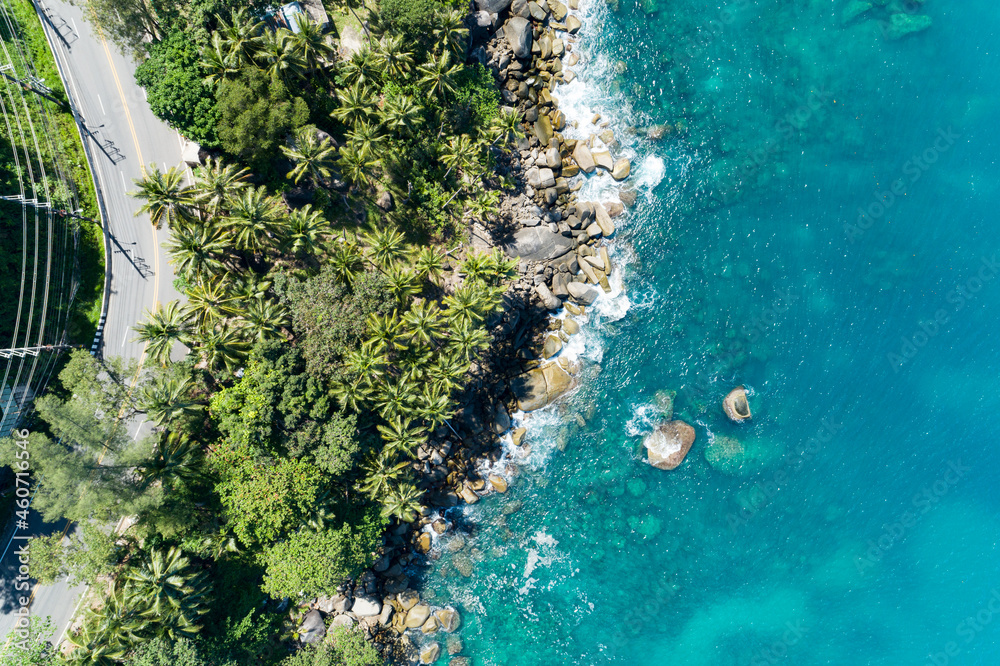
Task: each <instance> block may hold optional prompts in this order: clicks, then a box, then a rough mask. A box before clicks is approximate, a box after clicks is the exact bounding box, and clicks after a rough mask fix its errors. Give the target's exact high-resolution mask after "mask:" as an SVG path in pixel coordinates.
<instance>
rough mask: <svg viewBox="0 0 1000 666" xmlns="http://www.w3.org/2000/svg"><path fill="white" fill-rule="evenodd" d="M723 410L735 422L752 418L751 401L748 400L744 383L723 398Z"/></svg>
mask: <svg viewBox="0 0 1000 666" xmlns="http://www.w3.org/2000/svg"><path fill="white" fill-rule="evenodd" d="M722 410H723V411H724V412H726V416H728V417H729V420H730V421H732V422H734V423H740V422H742V421H748V420H750V416H751V414H750V403H749V402H748V401H747V392H746V389H744V388H743V386H742V385H741V386H737V387H736V388H734V389H733V390H732V391H730V392H729V395H727V396H726V397H725V398H724V399H723V400H722Z"/></svg>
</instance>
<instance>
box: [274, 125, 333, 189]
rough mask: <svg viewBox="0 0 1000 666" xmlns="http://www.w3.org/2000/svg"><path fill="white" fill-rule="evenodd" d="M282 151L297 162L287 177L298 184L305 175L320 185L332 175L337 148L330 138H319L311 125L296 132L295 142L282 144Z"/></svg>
mask: <svg viewBox="0 0 1000 666" xmlns="http://www.w3.org/2000/svg"><path fill="white" fill-rule="evenodd" d="M281 152H282V153H283V154H284V155H285V157H287V158H288V159H290V160H292V162H294V163H295V168H294V169H292V170H291V171H289V172H288V174H287V175H286V176H285V177H286V178H289V179H290V180H292V181H293V182H294V183H295V184H296V185H298V184H299V181H300V180H302V178H303V177H305V176H308V177H309V179H310V180H312V182H313V183H314V184H316V185H319V184H320V183H322V181H323V180H324V179H326V178H329V177H330V170H331V169H332V168H333V165H334V162H335V161H336V158H337V149H336V148H334V146H333V143H332V142H331V141H330V138H329V137H323V140H322V141H321V140H319V139H318V138H317V136H316V131H315V130H314V129H312V128H310V127H303V128H302V129H300V130H299V131H298V132H297V133H296V134H295V144H294V145H292V146H281Z"/></svg>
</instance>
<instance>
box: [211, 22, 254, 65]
mask: <svg viewBox="0 0 1000 666" xmlns="http://www.w3.org/2000/svg"><path fill="white" fill-rule="evenodd" d="M231 17H232V18H231V20H230V21H229V23H227V22H226V21H225V19H223V18H222V17H221V16H219V15H218V14H216V16H215V19H216V21H217V22H218V24H219V28H218V31H217V32H218V34H220V35H221V40H222V46H223V48H224V49H225V51H226V53H227V54H228V55H229V59H230V62H231V63H232V64H233V66H235V67H237V68H239V67H241V66H243V65H252V64H253V63H254V55H255V54H256V52H257V36H258V35H259V34H260V32H261V29H262V28H263V25H264V24H263V23H262V22H261V21H257V20H255V19H251V18H249V17H248V16H247V11H246V9H245V8H240V9H238V10H234V11H233V13H232V15H231Z"/></svg>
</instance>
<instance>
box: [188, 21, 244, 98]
mask: <svg viewBox="0 0 1000 666" xmlns="http://www.w3.org/2000/svg"><path fill="white" fill-rule="evenodd" d="M198 64H199V65H201V68H202V69H203V70H205V79H204V81H205V83H206V84H207V85H209V86H212V85H215V84H216V83H218V82H220V81H226V80H229V79H233V78H236V76H238V75H239V72H240V68H239V67H238V66H236V64H234V62H233V58H232V54H231V53H230V51H229V45H228V44H227V43H226V42H225V40H224V39H223V37H222V33H220V32H214V33H212V43H211V44H210V45H209V46H208V47H207V48H205V49H204V50H203V51H202V54H201V61H200V62H199V63H198Z"/></svg>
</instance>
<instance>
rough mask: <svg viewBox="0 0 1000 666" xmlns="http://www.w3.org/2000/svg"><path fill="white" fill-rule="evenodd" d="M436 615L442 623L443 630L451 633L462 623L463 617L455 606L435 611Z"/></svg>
mask: <svg viewBox="0 0 1000 666" xmlns="http://www.w3.org/2000/svg"><path fill="white" fill-rule="evenodd" d="M434 616H435V617H436V618H437V619H438V622H440V623H441V630H442V631H446V632H448V633H449V634H450V633H452V632H453V631H455V630H456V629H458V627H459V625H460V624H462V618H461V616H460V615H459V614H458V611H457V610H455V609H454V608H442V609H441V610H439V611H437V612H435V613H434Z"/></svg>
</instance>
